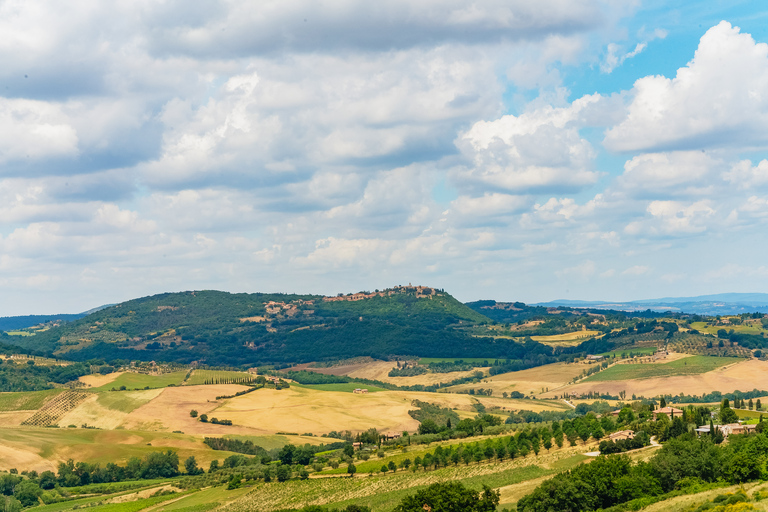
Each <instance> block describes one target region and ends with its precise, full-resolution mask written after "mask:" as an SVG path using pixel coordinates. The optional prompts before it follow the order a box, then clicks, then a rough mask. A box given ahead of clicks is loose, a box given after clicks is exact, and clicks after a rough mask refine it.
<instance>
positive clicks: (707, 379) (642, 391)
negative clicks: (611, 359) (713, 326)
mask: <svg viewBox="0 0 768 512" xmlns="http://www.w3.org/2000/svg"><path fill="white" fill-rule="evenodd" d="M720 359H723V358H720ZM680 361H685V359H682V360H680ZM642 366H651V365H642ZM601 373H602V372H601ZM597 375H600V374H597ZM766 377H768V362H766V361H760V360H757V359H751V360H743V359H742V360H741V362H738V363H736V364H732V365H730V366H727V367H724V368H719V369H717V370H713V371H709V372H706V373H700V374H696V375H678V376H674V377H664V376H662V377H653V378H647V379H633V380H611V381H596V382H594V381H593V382H579V383H577V384H574V385H571V386H567V387H565V388H563V389H560V390H557V391H556V392H552V391H550V392H549V393H545V394H544V396H546V397H549V396H557V395H559V394H561V393H563V392H565V391H567V392H571V393H587V392H590V391H597V392H600V393H610V394H611V395H618V394H619V392H620V391H626V392H627V395H628V396H631V395H633V394H634V395H637V396H645V397H648V398H650V397H654V396H658V395H659V394H661V393H664V394H671V395H679V394H680V393H684V394H686V395H701V394H702V393H709V392H711V391H720V392H722V393H732V392H733V391H736V390H742V391H745V390H749V389H754V388H760V387H764V386H763V383H765V382H766Z"/></svg>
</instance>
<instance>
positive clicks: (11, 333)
mask: <svg viewBox="0 0 768 512" xmlns="http://www.w3.org/2000/svg"><path fill="white" fill-rule="evenodd" d="M5 334H7V335H8V336H34V335H35V333H33V332H29V331H6V332H5Z"/></svg>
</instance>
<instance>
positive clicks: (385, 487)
mask: <svg viewBox="0 0 768 512" xmlns="http://www.w3.org/2000/svg"><path fill="white" fill-rule="evenodd" d="M585 459H586V457H584V456H583V455H580V454H577V453H576V452H575V451H568V450H563V451H560V452H556V453H552V454H549V455H540V456H539V457H528V458H525V459H523V458H518V459H514V460H506V461H504V462H500V463H491V464H484V463H483V464H470V465H469V466H464V465H461V466H452V467H447V468H441V469H438V470H434V471H428V472H422V471H418V472H416V473H412V472H410V471H399V472H397V473H394V474H388V475H385V476H376V477H366V478H354V479H349V478H318V479H312V478H311V479H309V480H304V481H301V480H299V481H291V482H286V483H287V484H288V485H287V486H284V487H282V488H281V487H279V486H276V485H272V484H261V483H260V484H256V485H255V486H254V487H253V491H252V492H250V493H248V494H247V495H245V496H244V497H243V498H241V499H239V500H237V501H236V502H234V503H232V504H231V505H230V506H229V507H228V510H232V511H236V512H240V511H242V512H245V511H249V512H251V511H256V510H270V509H281V508H289V507H290V508H296V507H302V506H305V505H310V504H317V505H331V506H334V507H338V506H346V505H348V504H351V503H355V504H359V505H367V506H370V507H371V508H372V509H373V510H374V512H379V511H382V512H383V511H389V510H392V508H394V506H395V505H397V503H398V502H399V501H400V500H401V499H402V498H403V497H404V496H406V495H408V494H412V493H413V492H415V491H416V490H417V489H420V488H423V487H426V486H427V485H430V484H433V483H436V482H446V481H459V482H462V483H463V484H465V485H468V486H471V487H473V488H477V489H479V488H480V487H481V485H482V484H483V483H486V484H487V485H490V486H491V487H499V486H501V485H504V484H507V485H508V484H512V483H516V482H521V481H524V480H528V479H531V478H538V477H542V476H546V475H548V474H552V473H555V472H557V471H562V470H564V469H569V468H570V467H573V466H576V465H577V464H579V463H581V462H582V461H584V460H585Z"/></svg>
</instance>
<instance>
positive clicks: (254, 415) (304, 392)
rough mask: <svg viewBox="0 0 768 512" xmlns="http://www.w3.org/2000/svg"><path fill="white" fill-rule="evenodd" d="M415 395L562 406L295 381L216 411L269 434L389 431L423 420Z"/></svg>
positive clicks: (469, 403) (455, 401)
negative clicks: (358, 390)
mask: <svg viewBox="0 0 768 512" xmlns="http://www.w3.org/2000/svg"><path fill="white" fill-rule="evenodd" d="M413 400H422V401H425V402H430V403H435V404H438V405H440V406H442V407H448V408H451V409H459V410H464V411H468V412H470V411H472V412H474V411H475V409H474V407H473V404H476V403H482V404H483V405H485V406H486V407H487V408H494V407H498V408H506V409H507V410H510V409H519V408H523V407H524V408H529V409H534V410H536V409H538V410H543V409H553V408H554V409H559V408H560V407H561V406H562V404H558V403H557V402H530V401H521V400H508V399H503V398H496V397H485V396H482V397H480V396H470V395H465V394H449V393H419V392H406V391H380V392H377V393H371V394H367V395H357V394H351V393H348V392H337V391H319V390H316V389H310V388H309V387H298V386H292V387H291V388H289V389H283V390H280V391H276V390H274V389H260V390H258V391H255V392H253V393H249V394H247V395H243V396H240V397H237V398H233V399H230V400H227V402H226V403H225V404H223V405H222V406H221V407H219V408H218V409H216V411H215V414H217V415H218V416H219V417H221V418H227V419H231V420H232V421H233V422H234V423H235V425H242V426H247V427H250V428H252V429H254V430H256V431H259V432H261V433H265V434H266V433H274V432H298V433H305V432H311V433H314V434H322V433H326V432H330V431H332V430H347V429H348V430H366V429H368V428H371V427H375V428H377V429H379V430H384V431H394V432H401V431H403V430H407V431H410V432H413V431H415V430H416V429H417V428H418V425H419V424H418V422H417V421H416V420H414V419H413V418H411V417H410V416H409V415H408V411H409V410H412V409H414V408H415V407H414V406H413V405H412V402H413ZM153 403H154V402H153ZM474 414H476V412H474ZM209 415H210V414H209ZM230 428H231V427H230ZM185 431H186V430H185Z"/></svg>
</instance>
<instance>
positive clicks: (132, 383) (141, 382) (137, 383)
mask: <svg viewBox="0 0 768 512" xmlns="http://www.w3.org/2000/svg"><path fill="white" fill-rule="evenodd" d="M186 376H187V372H172V373H165V374H163V375H146V374H144V373H132V372H125V373H123V374H121V375H120V376H119V377H117V378H116V379H114V380H113V381H111V382H109V383H107V384H104V385H103V386H99V387H95V388H91V391H109V390H111V389H112V388H115V389H120V387H121V386H125V387H126V388H127V389H129V390H133V389H144V388H147V387H148V388H164V387H168V386H170V385H171V384H173V385H174V386H178V385H179V384H181V383H182V381H183V380H184V377H186Z"/></svg>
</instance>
